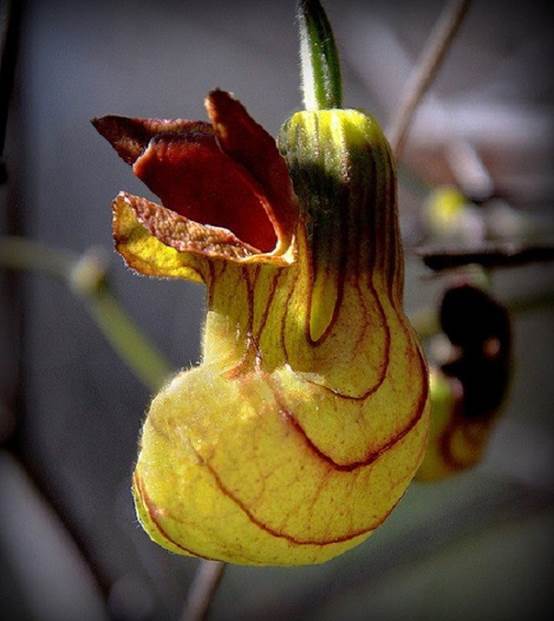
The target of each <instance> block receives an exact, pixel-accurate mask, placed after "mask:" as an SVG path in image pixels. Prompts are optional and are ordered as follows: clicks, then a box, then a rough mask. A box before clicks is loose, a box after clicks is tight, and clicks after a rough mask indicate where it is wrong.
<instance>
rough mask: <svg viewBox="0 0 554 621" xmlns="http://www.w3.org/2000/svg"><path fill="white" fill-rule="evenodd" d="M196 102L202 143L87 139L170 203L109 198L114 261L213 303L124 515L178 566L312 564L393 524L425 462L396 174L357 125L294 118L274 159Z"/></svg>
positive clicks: (171, 132)
mask: <svg viewBox="0 0 554 621" xmlns="http://www.w3.org/2000/svg"><path fill="white" fill-rule="evenodd" d="M206 104H207V110H208V114H209V117H210V120H211V125H208V124H205V123H196V122H195V123H193V122H190V121H158V120H145V119H122V118H120V117H105V118H103V119H98V120H96V121H95V126H96V127H97V129H98V130H99V131H100V133H102V134H103V135H104V136H105V137H106V138H107V139H108V140H109V141H110V142H111V143H112V145H113V146H114V147H115V148H116V150H117V151H118V153H119V154H120V155H121V156H122V157H123V158H124V159H125V160H126V161H128V162H129V163H131V164H133V168H134V171H135V172H136V173H137V174H138V175H139V176H140V177H141V178H142V179H143V180H145V181H146V183H147V184H148V185H149V186H150V187H151V189H153V190H154V191H155V192H156V193H157V194H158V196H160V198H161V199H162V202H163V205H164V206H161V205H157V204H154V203H152V202H150V201H147V200H146V199H143V198H139V197H136V196H131V195H129V194H120V195H118V196H117V197H116V199H115V200H114V204H113V212H114V220H113V232H114V239H115V243H116V247H117V249H118V251H119V252H120V253H121V254H122V256H123V257H124V259H125V260H126V262H127V264H128V265H129V266H130V267H132V268H133V269H134V270H136V271H137V272H140V273H142V274H146V275H151V276H162V277H175V278H188V279H192V280H195V281H198V282H202V283H203V284H205V285H206V287H207V289H208V312H207V318H206V325H205V329H204V338H203V357H202V362H201V364H200V365H199V366H198V367H196V368H193V369H191V370H188V371H182V372H180V373H178V374H177V375H176V376H175V377H174V378H173V379H172V380H171V381H170V382H169V384H168V385H167V386H166V387H165V388H164V389H163V390H161V392H160V393H159V394H158V395H157V396H156V397H155V398H154V400H153V402H152V405H151V407H150V411H149V413H148V417H147V419H146V422H145V424H144V429H143V432H142V437H141V448H140V454H139V458H138V463H137V465H136V470H135V474H134V484H133V492H134V497H135V503H136V508H137V512H138V516H139V519H140V521H141V524H142V525H143V527H144V528H145V530H146V531H147V532H148V534H149V535H150V537H151V538H152V539H153V540H154V541H156V542H157V543H159V544H160V545H162V546H164V547H165V548H167V549H169V550H172V551H173V552H176V553H179V554H189V555H195V556H201V557H206V558H212V559H220V560H224V561H229V562H234V563H245V564H281V565H295V564H307V563H318V562H322V561H325V560H327V559H329V558H332V557H334V556H336V555H337V554H340V553H341V552H344V551H345V550H347V549H349V548H352V547H353V546H355V545H357V544H359V543H361V542H362V541H364V540H365V539H366V538H367V537H368V536H369V535H370V534H371V532H372V531H373V530H374V529H375V528H377V526H379V525H380V524H381V523H382V522H383V521H384V520H385V519H386V517H387V516H388V515H389V513H390V512H391V511H392V510H393V509H394V507H395V506H396V504H397V503H398V501H399V500H400V498H401V496H402V494H403V493H404V491H405V489H406V487H407V486H408V484H409V483H410V481H411V479H412V477H413V476H414V474H415V472H416V470H417V469H418V466H419V464H420V462H421V459H422V457H423V453H424V451H425V444H426V437H427V428H428V381H427V368H426V363H425V361H424V358H423V356H422V353H421V350H420V348H419V346H418V343H417V341H416V338H415V336H414V332H413V330H412V328H411V326H410V325H409V323H408V321H407V319H406V317H405V315H404V312H403V309H402V289H403V257H402V248H401V243H400V238H399V233H398V221H397V212H396V175H395V167H394V163H393V161H392V157H391V153H390V149H389V146H388V144H387V142H386V139H385V138H384V136H383V134H382V132H381V130H380V128H379V127H378V125H377V123H376V122H375V120H373V119H372V118H371V117H369V116H367V115H365V114H363V113H362V112H359V111H356V110H339V109H334V110H321V111H310V112H299V113H297V114H295V115H294V116H293V117H292V118H291V119H290V120H289V121H288V122H287V123H286V124H285V126H284V128H283V130H282V133H281V140H280V148H281V151H282V154H283V156H281V155H280V154H279V152H278V150H277V147H276V144H275V141H274V140H273V139H272V138H271V137H270V136H269V135H268V134H267V133H266V132H265V131H264V130H263V129H262V128H261V127H260V126H259V125H257V124H256V123H255V122H254V121H253V120H252V119H251V117H250V116H249V115H248V114H247V112H246V110H245V109H244V108H243V106H242V105H241V104H240V103H239V102H238V101H236V100H235V99H233V98H232V97H231V96H230V95H229V94H227V93H225V92H222V91H214V92H213V93H211V94H210V96H209V97H208V98H207V101H206ZM289 172H290V177H289ZM291 179H292V183H291Z"/></svg>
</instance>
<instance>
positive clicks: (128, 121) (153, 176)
mask: <svg viewBox="0 0 554 621" xmlns="http://www.w3.org/2000/svg"><path fill="white" fill-rule="evenodd" d="M205 104H206V108H207V111H208V116H209V118H210V120H211V124H209V123H205V122H202V121H189V120H184V119H177V120H164V119H143V118H126V117H122V116H114V115H109V116H104V117H101V118H96V119H93V120H92V123H93V125H94V127H95V128H96V129H97V131H98V132H99V133H100V134H101V135H102V136H104V138H106V139H107V140H108V142H110V144H111V145H112V146H113V147H114V149H115V150H116V152H117V153H118V154H119V156H120V157H121V158H122V159H123V160H124V161H125V162H127V163H128V164H130V165H131V166H132V167H133V172H134V173H135V174H136V176H137V177H139V178H140V179H141V180H142V181H143V182H144V183H145V184H146V185H147V186H148V188H149V189H150V190H151V191H152V192H154V194H156V195H157V196H158V197H159V198H160V199H161V203H162V205H157V204H156V203H152V202H151V201H147V200H146V199H144V198H140V197H137V196H133V195H130V194H127V193H122V194H120V195H119V196H118V197H117V198H116V200H115V201H114V237H115V241H116V245H117V244H118V241H119V240H118V230H119V227H118V226H117V223H116V220H117V210H118V209H119V208H120V207H121V205H122V203H123V202H124V203H126V204H127V205H128V206H130V207H131V208H132V209H133V211H134V212H135V217H136V218H137V220H138V221H139V222H140V223H141V224H142V225H143V226H144V227H145V228H146V229H148V230H149V232H150V233H151V234H152V235H154V236H155V237H157V238H158V239H159V240H160V241H161V242H162V243H163V244H165V245H167V246H171V247H173V248H175V249H176V250H178V251H180V252H192V253H197V254H201V255H204V256H209V257H212V258H222V259H226V260H232V261H237V262H251V261H260V260H262V261H267V262H271V263H274V264H276V265H288V264H290V263H291V262H292V260H293V251H292V250H293V249H292V242H293V235H294V229H295V226H296V221H297V218H298V205H297V201H296V197H295V195H294V191H293V189H292V183H291V181H290V178H289V174H288V170H287V166H286V164H285V161H284V160H283V158H282V157H281V155H280V153H279V151H278V150H277V146H276V143H275V140H274V139H273V138H272V137H271V136H270V135H269V134H268V133H267V132H266V131H265V130H264V129H263V128H262V127H261V126H260V125H258V124H257V123H256V122H255V121H254V120H253V119H252V118H251V117H250V116H249V114H248V113H247V112H246V110H245V108H244V107H243V106H242V104H241V103H240V102H239V101H237V100H236V99H234V98H233V97H232V96H231V95H230V94H229V93H227V92H225V91H221V90H215V91H212V92H211V93H210V94H209V96H208V97H207V98H206V102H205ZM131 267H132V266H131Z"/></svg>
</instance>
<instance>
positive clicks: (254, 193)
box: [133, 132, 277, 252]
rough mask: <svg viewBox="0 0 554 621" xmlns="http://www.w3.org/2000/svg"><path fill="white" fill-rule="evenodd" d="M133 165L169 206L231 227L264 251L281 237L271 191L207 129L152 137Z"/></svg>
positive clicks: (202, 221) (199, 219) (191, 216)
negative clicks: (271, 207)
mask: <svg viewBox="0 0 554 621" xmlns="http://www.w3.org/2000/svg"><path fill="white" fill-rule="evenodd" d="M133 171H134V172H135V174H136V175H137V177H139V178H140V179H142V181H144V183H146V185H147V186H148V187H149V188H150V189H151V190H152V191H153V192H154V193H155V194H157V195H158V196H159V197H160V199H161V201H162V203H163V205H164V207H166V208H168V209H171V210H173V211H175V212H176V213H178V214H180V215H182V216H184V217H186V218H188V219H190V220H194V221H195V222H199V223H200V224H209V225H212V226H218V227H223V228H225V229H228V230H229V231H231V232H232V233H234V235H236V236H237V237H238V238H239V239H241V240H242V241H244V242H246V243H247V244H249V245H250V246H253V247H254V248H257V249H258V250H260V251H261V252H271V251H272V250H273V249H274V248H275V245H276V242H277V237H276V234H275V230H274V227H273V225H272V223H271V221H270V219H269V217H268V212H269V206H268V200H267V197H266V196H265V195H264V193H263V190H262V189H261V188H260V186H259V185H258V184H257V183H256V181H255V180H254V179H252V178H251V177H250V175H249V174H248V173H247V172H246V170H244V168H243V167H242V166H241V165H240V164H237V163H235V162H234V161H233V160H232V159H231V158H230V157H228V156H227V155H226V154H225V153H223V152H222V151H221V149H220V148H219V147H218V145H217V143H216V141H215V139H214V138H213V136H211V135H208V134H207V133H205V132H197V133H187V134H186V135H185V134H181V133H174V134H168V133H165V134H162V135H159V136H156V137H154V138H153V139H152V140H150V143H149V145H148V147H147V148H146V150H145V151H144V153H143V154H142V155H141V156H140V157H139V158H138V159H137V160H136V162H135V164H134V166H133Z"/></svg>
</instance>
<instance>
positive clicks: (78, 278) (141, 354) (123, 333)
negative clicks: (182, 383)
mask: <svg viewBox="0 0 554 621" xmlns="http://www.w3.org/2000/svg"><path fill="white" fill-rule="evenodd" d="M83 263H89V265H86V266H85V265H83ZM0 266H3V267H7V268H11V269H19V270H34V271H42V272H44V273H46V274H48V275H49V276H53V277H55V278H58V279H60V280H62V281H63V282H65V283H66V284H67V285H68V286H69V287H70V288H71V289H72V291H74V292H75V293H77V294H78V295H79V296H80V297H81V298H82V299H83V300H84V301H85V304H86V307H87V309H88V311H89V313H90V314H91V316H92V318H93V319H94V321H95V322H96V324H97V325H98V327H99V328H100V330H101V331H102V333H103V334H104V336H105V337H106V339H107V340H108V342H109V343H110V345H111V346H112V348H113V349H114V350H115V352H116V353H117V354H118V355H119V356H120V358H121V359H122V360H123V361H124V362H125V363H126V364H127V365H128V366H129V367H130V369H131V370H132V371H133V372H134V373H135V375H136V376H137V377H138V378H139V379H140V380H141V381H142V382H143V383H144V384H145V385H146V386H148V388H150V389H151V390H153V391H154V390H157V389H158V388H159V387H160V386H161V385H162V384H163V382H164V381H165V380H166V379H167V378H168V376H169V375H170V374H171V372H172V367H171V365H170V364H169V363H168V362H167V361H166V360H165V358H164V357H163V356H162V354H161V353H160V352H159V351H158V350H157V348H156V347H155V346H154V345H153V344H152V343H150V342H149V341H148V339H147V338H146V337H145V336H144V334H143V332H142V331H141V330H140V328H139V327H138V326H137V325H136V324H135V323H134V321H133V320H132V319H131V317H130V316H129V315H128V314H127V312H126V311H125V310H124V309H123V308H122V306H121V305H120V303H119V302H118V300H117V299H116V298H115V297H114V295H113V294H112V293H111V292H110V289H109V285H108V283H107V282H106V281H105V279H104V278H103V276H104V274H103V273H102V271H101V269H100V267H99V266H98V264H96V265H94V257H87V256H86V255H85V256H84V257H79V255H77V254H75V253H71V252H67V251H61V250H55V249H53V248H50V247H48V246H45V245H43V244H40V243H38V242H34V241H31V240H27V239H22V238H18V237H3V238H0Z"/></svg>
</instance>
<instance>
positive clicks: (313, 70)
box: [298, 0, 342, 110]
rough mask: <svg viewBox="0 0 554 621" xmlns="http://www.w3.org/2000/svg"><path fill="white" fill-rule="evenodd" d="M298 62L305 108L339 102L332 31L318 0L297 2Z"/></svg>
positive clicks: (321, 107) (339, 84) (323, 107)
mask: <svg viewBox="0 0 554 621" xmlns="http://www.w3.org/2000/svg"><path fill="white" fill-rule="evenodd" d="M298 29H299V33H300V66H301V71H302V92H303V94H304V107H305V108H306V110H329V109H331V108H340V107H341V106H342V80H341V75H340V64H339V55H338V52H337V47H336V45H335V39H334V37H333V31H332V29H331V25H330V24H329V20H328V19H327V16H326V15H325V11H324V10H323V7H322V6H321V3H320V2H319V0H300V1H299V2H298Z"/></svg>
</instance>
